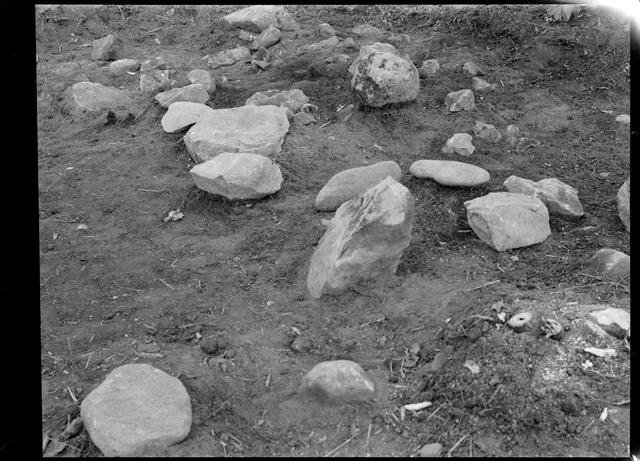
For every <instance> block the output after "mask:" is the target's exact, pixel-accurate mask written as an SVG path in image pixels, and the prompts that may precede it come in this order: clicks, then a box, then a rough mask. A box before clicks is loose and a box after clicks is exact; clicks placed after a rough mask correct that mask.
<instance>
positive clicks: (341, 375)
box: [299, 360, 376, 401]
mask: <svg viewBox="0 0 640 461" xmlns="http://www.w3.org/2000/svg"><path fill="white" fill-rule="evenodd" d="M299 393H300V394H302V395H309V396H313V397H315V398H317V399H319V400H324V401H326V400H333V401H336V400H339V401H354V400H355V401H366V400H370V399H373V398H375V397H376V385H375V382H374V381H373V380H372V379H371V377H369V375H368V374H367V373H366V372H365V371H364V370H363V369H362V367H361V366H360V365H358V364H357V363H355V362H352V361H350V360H331V361H327V362H321V363H319V364H317V365H316V366H315V367H313V368H312V369H311V370H310V371H309V372H308V373H307V374H306V375H305V376H304V378H302V383H301V384H300V389H299Z"/></svg>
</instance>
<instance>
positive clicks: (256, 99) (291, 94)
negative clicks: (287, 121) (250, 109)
mask: <svg viewBox="0 0 640 461" xmlns="http://www.w3.org/2000/svg"><path fill="white" fill-rule="evenodd" d="M308 102H309V97H308V96H307V95H305V94H304V92H303V91H302V90H299V89H295V90H286V91H280V90H267V91H258V92H257V93H255V94H254V95H253V96H251V97H250V98H249V99H247V101H246V102H245V105H254V106H280V107H286V108H288V109H291V110H292V111H293V112H298V111H299V110H300V109H301V108H302V106H303V105H304V104H306V103H308Z"/></svg>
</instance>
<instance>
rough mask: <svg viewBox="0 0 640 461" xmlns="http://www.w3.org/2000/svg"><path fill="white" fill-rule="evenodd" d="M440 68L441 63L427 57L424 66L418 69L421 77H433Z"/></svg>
mask: <svg viewBox="0 0 640 461" xmlns="http://www.w3.org/2000/svg"><path fill="white" fill-rule="evenodd" d="M439 69H440V63H439V62H438V61H437V60H436V59H427V60H426V61H424V62H423V63H422V67H420V69H419V70H418V74H420V77H422V78H425V77H431V76H433V75H436V73H437V72H438V70H439Z"/></svg>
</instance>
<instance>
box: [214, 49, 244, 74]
mask: <svg viewBox="0 0 640 461" xmlns="http://www.w3.org/2000/svg"><path fill="white" fill-rule="evenodd" d="M249 58H251V52H250V51H249V48H247V47H246V46H239V47H237V48H233V49H231V50H224V51H221V52H219V53H218V54H216V55H215V56H214V57H213V58H211V59H210V60H209V65H210V66H211V67H212V68H214V69H215V68H216V67H221V66H230V65H232V64H235V63H236V62H238V61H242V60H247V59H249Z"/></svg>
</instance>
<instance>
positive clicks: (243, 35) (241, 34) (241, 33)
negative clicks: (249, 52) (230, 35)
mask: <svg viewBox="0 0 640 461" xmlns="http://www.w3.org/2000/svg"><path fill="white" fill-rule="evenodd" d="M238 38H239V39H240V40H242V41H244V42H252V41H253V40H254V39H255V38H256V36H255V35H253V34H252V33H251V32H247V31H246V30H242V29H238Z"/></svg>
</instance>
